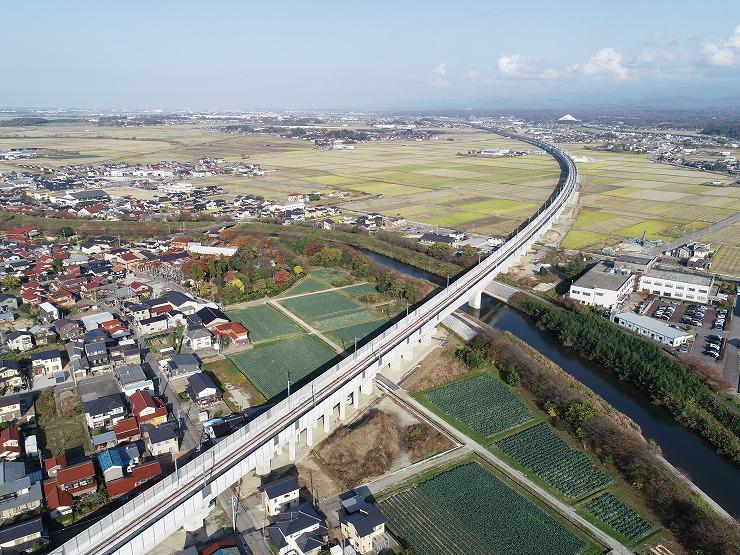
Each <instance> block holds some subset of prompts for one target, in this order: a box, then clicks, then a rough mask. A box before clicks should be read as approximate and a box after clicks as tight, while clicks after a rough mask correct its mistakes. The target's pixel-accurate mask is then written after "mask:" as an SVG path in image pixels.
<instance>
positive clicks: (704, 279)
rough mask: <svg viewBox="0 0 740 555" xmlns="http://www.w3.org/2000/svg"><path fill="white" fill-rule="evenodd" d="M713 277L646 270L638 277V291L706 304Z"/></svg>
mask: <svg viewBox="0 0 740 555" xmlns="http://www.w3.org/2000/svg"><path fill="white" fill-rule="evenodd" d="M713 284H714V277H712V276H703V275H699V274H686V273H682V272H669V271H665V270H648V271H647V272H645V273H644V274H642V276H640V283H639V286H638V289H639V290H640V291H642V292H644V293H649V294H652V295H660V296H661V297H671V298H674V299H681V300H683V301H695V302H699V303H704V304H707V303H708V302H709V299H710V296H711V290H712V285H713Z"/></svg>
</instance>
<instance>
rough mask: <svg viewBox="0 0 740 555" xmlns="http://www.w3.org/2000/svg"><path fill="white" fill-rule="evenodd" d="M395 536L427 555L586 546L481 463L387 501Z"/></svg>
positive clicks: (523, 553) (559, 553) (562, 552)
mask: <svg viewBox="0 0 740 555" xmlns="http://www.w3.org/2000/svg"><path fill="white" fill-rule="evenodd" d="M379 505H380V508H381V510H382V511H383V514H384V515H385V517H386V518H387V519H388V525H389V528H390V529H391V531H392V532H393V533H394V534H395V535H397V536H399V537H400V538H402V539H403V540H404V541H405V542H406V543H407V544H408V545H409V546H410V547H411V548H412V549H413V550H414V552H415V553H423V554H424V555H461V554H465V555H486V554H490V553H505V554H507V555H531V554H533V553H548V554H549V555H576V554H578V553H581V552H582V551H584V550H585V549H586V547H587V545H586V543H585V542H584V541H582V540H581V539H580V538H579V537H577V536H576V535H575V534H574V533H572V532H571V531H570V530H568V529H567V528H565V527H564V526H562V525H561V524H560V523H559V522H557V521H556V520H555V519H553V518H552V517H551V516H549V515H548V514H546V513H545V512H544V511H542V510H541V509H540V508H539V507H537V506H536V505H534V504H533V503H532V502H531V501H529V500H528V499H525V498H524V497H522V496H521V495H520V494H519V493H517V492H515V491H514V490H512V489H511V488H510V487H508V486H507V485H506V484H504V483H503V482H502V481H501V480H499V479H498V478H497V477H496V476H494V475H493V474H491V473H490V472H488V471H487V470H486V469H484V468H483V467H482V466H480V465H479V464H476V463H468V464H463V465H460V466H457V467H455V468H452V469H450V470H447V471H446V472H443V473H442V474H438V475H437V476H434V477H432V478H430V479H428V480H426V481H424V482H422V483H420V484H418V485H416V486H415V487H412V488H411V489H408V490H405V491H401V492H399V493H396V494H394V495H392V496H390V497H388V498H387V499H384V500H381V501H380V503H379Z"/></svg>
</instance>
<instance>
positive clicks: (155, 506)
mask: <svg viewBox="0 0 740 555" xmlns="http://www.w3.org/2000/svg"><path fill="white" fill-rule="evenodd" d="M491 130H492V131H495V132H497V133H500V134H503V135H506V136H509V137H510V138H513V139H517V140H521V141H524V142H527V143H530V144H532V145H534V146H537V147H539V148H541V149H543V150H545V151H546V152H548V153H549V154H550V155H552V156H553V157H554V158H555V159H556V160H557V161H558V163H559V165H560V168H561V175H560V180H559V182H558V185H557V187H556V188H555V190H554V191H553V193H552V194H551V195H550V197H549V198H548V199H547V201H546V202H545V203H544V204H543V205H542V206H541V207H540V209H539V210H538V211H537V212H536V213H535V214H534V215H533V216H532V217H531V218H529V219H528V220H527V221H526V222H524V223H522V224H521V225H520V226H519V227H518V228H517V229H516V230H514V231H513V232H512V233H511V235H510V236H509V237H508V239H507V241H506V242H505V243H504V244H503V245H502V246H501V247H500V248H499V249H498V250H496V251H495V252H493V253H491V254H490V255H489V256H487V257H486V258H484V259H483V260H482V261H481V262H480V263H479V264H478V265H476V266H474V267H473V268H471V269H470V270H468V271H466V272H465V273H463V274H462V275H460V276H459V277H458V278H457V279H456V280H455V281H453V282H452V283H450V284H449V286H447V287H446V288H444V289H442V290H440V291H439V292H437V293H436V294H435V295H434V296H433V297H431V298H430V299H429V300H427V301H425V302H424V303H422V304H421V305H419V306H418V307H417V308H415V309H414V310H413V311H412V312H410V313H409V314H408V316H406V317H404V318H402V319H401V320H399V321H398V322H396V323H395V324H393V325H392V326H391V327H389V328H388V329H386V330H385V331H384V332H383V333H382V334H380V335H378V336H377V337H375V338H374V339H372V340H371V341H369V342H367V343H366V344H365V345H363V346H361V347H358V348H357V350H356V351H355V352H354V353H351V354H349V355H348V356H346V357H345V358H344V359H343V360H341V361H340V362H339V363H338V364H336V365H335V366H333V367H332V368H330V369H328V370H327V371H326V372H324V373H322V374H321V375H320V376H318V377H316V378H315V379H314V380H313V381H311V382H310V383H307V384H306V385H305V386H303V387H301V388H300V389H299V390H297V391H295V392H293V393H292V394H291V395H289V396H288V397H287V398H286V399H284V400H282V401H280V402H279V403H278V404H276V405H275V406H273V407H272V408H271V409H270V410H268V411H267V412H265V413H263V414H261V415H260V416H258V417H257V418H255V419H254V420H252V421H251V422H249V423H248V424H247V425H246V426H245V427H243V428H241V429H240V430H237V431H236V432H235V433H234V434H232V435H231V436H229V437H227V438H226V439H225V440H223V441H222V442H220V443H218V444H217V445H215V446H214V447H212V448H211V449H209V450H208V451H205V452H203V453H201V454H200V455H199V456H198V457H197V458H195V459H193V460H192V461H190V462H188V463H187V464H185V465H183V466H182V467H180V468H179V469H178V471H177V472H176V473H173V474H170V475H169V476H167V477H165V478H164V479H163V480H161V481H160V482H158V483H157V484H155V485H154V486H153V487H151V488H149V489H148V490H146V491H144V492H143V493H141V494H139V495H138V496H136V497H135V498H133V499H131V500H130V501H129V502H127V503H126V504H125V505H123V506H122V507H120V508H118V509H117V510H116V511H114V512H113V513H111V514H110V515H107V516H106V517H104V518H102V519H101V520H99V521H98V522H96V523H95V524H93V525H91V526H90V527H89V528H88V529H86V530H84V531H83V532H81V533H80V534H78V535H77V536H76V537H74V538H72V539H71V540H69V541H68V542H66V543H65V544H64V545H62V546H60V547H58V548H56V549H55V550H54V551H52V553H54V554H58V555H88V554H93V553H95V554H116V555H118V554H120V555H139V554H144V553H147V552H149V551H150V550H152V549H153V548H154V546H156V545H157V544H158V543H160V542H161V541H163V540H164V539H165V538H166V537H168V536H169V535H170V534H172V533H173V532H175V531H176V530H178V529H179V528H183V527H184V528H185V529H186V530H195V529H197V528H200V527H201V526H202V524H203V519H204V517H205V516H206V515H207V514H208V513H209V512H210V509H211V508H212V507H213V505H214V503H215V499H216V497H217V496H218V495H219V494H221V493H222V492H224V491H225V490H226V489H228V488H229V487H230V486H231V485H233V484H235V483H236V482H238V481H239V479H240V478H241V477H242V476H244V475H246V474H248V473H250V472H252V471H256V472H257V473H258V474H261V475H266V474H269V472H270V470H271V468H270V464H271V461H272V459H273V458H274V457H275V456H276V455H278V454H280V453H282V452H283V451H284V449H287V450H288V455H289V458H291V459H295V452H296V445H297V442H298V441H305V442H306V444H308V445H309V446H310V445H312V444H313V430H314V428H315V427H316V426H322V427H323V429H324V431H326V432H328V431H330V430H331V428H332V427H333V426H334V425H336V423H337V422H339V421H342V420H344V419H345V417H346V414H347V409H348V408H350V410H352V409H353V408H356V407H357V406H358V405H359V398H360V395H370V394H372V392H373V386H374V384H373V380H374V378H375V376H376V374H378V372H379V371H380V370H381V369H382V368H384V367H387V366H393V365H397V364H399V362H400V360H401V359H405V358H407V357H409V356H410V355H411V349H412V348H413V346H414V345H415V344H418V343H420V342H426V341H429V340H430V339H431V336H432V334H433V333H434V329H435V327H436V326H437V325H438V324H439V323H440V322H442V321H443V320H444V319H445V318H446V317H447V316H449V315H450V314H452V313H453V312H454V311H455V310H457V309H458V308H460V307H461V306H462V305H464V304H465V303H469V304H470V305H471V306H472V307H474V308H480V303H481V293H482V292H483V291H484V290H485V289H486V288H488V286H489V284H490V283H491V282H492V281H493V279H494V278H495V277H496V275H498V274H499V273H500V272H506V271H507V270H508V269H509V268H510V267H511V266H512V265H513V264H514V263H515V262H516V260H517V259H518V257H519V256H520V255H521V254H522V253H524V252H526V250H527V249H528V248H529V247H530V246H531V245H532V244H533V243H534V242H535V241H537V240H538V239H539V238H540V237H541V236H542V235H543V234H544V233H545V232H546V231H547V230H548V229H549V228H550V226H551V225H552V223H553V222H554V221H555V220H556V219H557V218H558V217H559V216H560V214H561V212H562V210H563V208H564V207H565V206H566V204H567V202H568V201H569V199H570V198H571V196H572V194H573V192H574V191H575V188H576V183H577V177H578V176H577V170H576V166H575V163H574V162H573V160H572V159H571V158H570V156H568V155H567V154H566V153H565V152H563V151H562V150H560V149H559V148H557V147H555V146H553V145H549V144H546V143H543V142H541V141H538V140H536V139H531V138H529V137H522V136H518V135H513V134H509V133H507V132H503V131H499V130H493V129H491Z"/></svg>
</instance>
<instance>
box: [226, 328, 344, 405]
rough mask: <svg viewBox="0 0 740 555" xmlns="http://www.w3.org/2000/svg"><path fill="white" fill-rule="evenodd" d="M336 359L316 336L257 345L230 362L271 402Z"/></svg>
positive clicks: (304, 336)
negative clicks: (288, 388)
mask: <svg viewBox="0 0 740 555" xmlns="http://www.w3.org/2000/svg"><path fill="white" fill-rule="evenodd" d="M335 356H336V353H335V352H334V350H333V349H332V348H331V347H329V345H327V344H326V343H324V342H323V341H322V340H321V339H319V338H318V337H316V336H315V335H302V336H300V337H295V338H290V339H279V340H277V341H271V342H266V343H260V344H257V345H255V346H254V347H253V348H252V349H249V350H248V351H243V352H240V353H236V354H233V355H230V356H229V358H230V359H231V361H232V362H233V363H234V364H235V365H236V367H237V368H238V369H239V370H240V371H241V372H243V373H244V374H245V375H246V376H247V377H248V378H249V381H251V382H252V384H254V386H255V387H257V389H259V390H260V392H261V393H262V394H263V395H264V396H265V397H266V398H267V399H268V400H269V399H272V398H273V397H276V396H278V395H280V394H282V393H283V392H285V391H286V390H287V384H288V378H289V375H290V382H291V384H297V383H298V382H300V381H301V380H303V379H304V378H306V377H307V376H309V375H310V374H312V373H313V372H315V371H316V370H317V369H319V368H321V367H322V366H323V365H325V364H326V363H327V362H329V361H330V360H332V359H333V358H334V357H335Z"/></svg>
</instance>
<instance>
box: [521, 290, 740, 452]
mask: <svg viewBox="0 0 740 555" xmlns="http://www.w3.org/2000/svg"><path fill="white" fill-rule="evenodd" d="M510 303H511V304H512V305H513V306H515V307H516V308H518V309H519V310H522V311H523V312H525V313H526V314H528V315H529V316H530V317H532V319H533V320H534V321H535V323H536V324H537V325H538V326H539V327H541V328H543V329H545V330H547V331H549V332H550V333H552V334H554V335H555V336H557V337H558V338H559V339H560V340H561V341H562V342H563V343H564V344H565V345H569V346H572V347H573V348H574V349H576V351H578V352H579V353H580V354H581V355H583V356H585V357H586V358H589V359H591V360H593V361H595V362H596V363H598V364H600V365H602V366H603V367H605V368H606V369H608V370H610V371H611V372H613V373H614V374H615V375H616V376H617V377H618V378H619V379H620V380H623V381H626V382H628V383H631V384H633V385H634V386H636V387H637V388H638V389H640V390H641V391H643V392H644V393H646V394H647V395H648V396H649V397H650V399H651V401H652V402H653V403H654V404H656V405H659V406H663V407H665V408H666V409H667V410H668V411H669V412H670V413H671V415H672V416H673V417H674V419H675V420H676V421H677V422H679V423H680V424H683V425H684V426H686V427H688V428H690V429H692V430H694V431H695V432H696V433H698V434H699V435H700V436H701V437H703V438H704V439H706V440H707V441H708V442H709V443H710V444H711V445H712V446H713V447H714V448H715V449H716V450H717V452H718V453H721V454H723V455H725V456H727V458H728V459H730V460H731V461H733V462H734V463H735V464H740V439H738V437H739V436H740V411H738V410H737V407H736V406H735V405H734V404H733V403H732V402H730V401H729V400H726V399H723V398H722V396H721V395H720V394H719V393H717V392H715V391H713V390H712V388H711V387H710V384H709V383H708V382H707V381H705V380H704V379H702V378H700V377H699V376H697V375H696V374H695V373H694V372H692V370H691V369H690V368H689V367H687V366H686V365H684V364H683V363H681V362H680V361H678V360H676V359H674V358H672V357H671V356H670V355H669V354H667V353H666V352H664V351H663V350H662V349H661V348H660V347H659V346H658V345H657V344H655V343H653V342H652V341H649V340H647V339H642V338H639V337H637V336H635V335H632V334H630V333H628V332H626V331H623V330H621V329H620V328H618V327H617V326H616V325H614V324H612V323H611V322H609V321H607V320H605V319H604V318H602V317H601V316H598V315H595V314H593V313H592V312H591V311H590V310H587V309H583V308H580V307H572V308H570V309H564V308H558V307H555V306H552V305H548V304H546V303H545V302H543V301H540V300H538V299H534V298H532V297H530V296H528V295H523V294H517V295H515V296H514V297H512V299H511V300H510Z"/></svg>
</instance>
